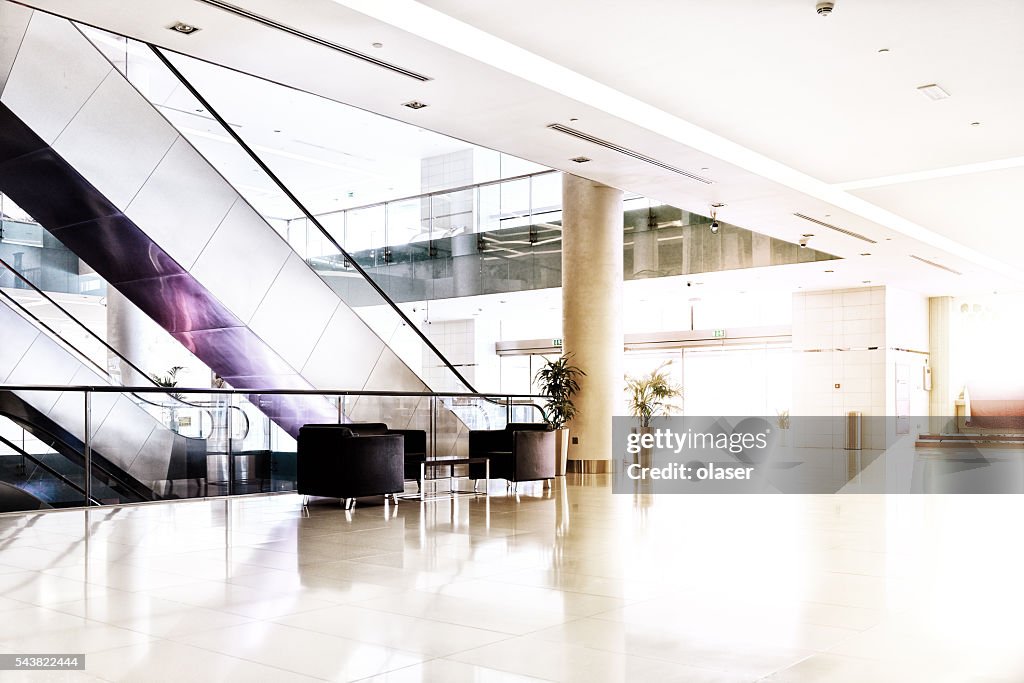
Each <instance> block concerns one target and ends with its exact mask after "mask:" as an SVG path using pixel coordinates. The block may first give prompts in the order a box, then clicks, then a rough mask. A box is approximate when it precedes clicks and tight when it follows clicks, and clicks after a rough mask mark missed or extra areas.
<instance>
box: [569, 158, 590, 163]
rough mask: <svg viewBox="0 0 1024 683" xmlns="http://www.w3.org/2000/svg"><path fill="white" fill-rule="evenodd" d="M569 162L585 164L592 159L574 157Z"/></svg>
mask: <svg viewBox="0 0 1024 683" xmlns="http://www.w3.org/2000/svg"><path fill="white" fill-rule="evenodd" d="M569 161H575V162H576V163H577V164H585V163H587V162H588V161H590V157H573V158H572V159H569Z"/></svg>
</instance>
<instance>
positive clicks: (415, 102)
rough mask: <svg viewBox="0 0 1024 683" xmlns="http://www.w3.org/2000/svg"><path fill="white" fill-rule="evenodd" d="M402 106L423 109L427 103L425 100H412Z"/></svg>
mask: <svg viewBox="0 0 1024 683" xmlns="http://www.w3.org/2000/svg"><path fill="white" fill-rule="evenodd" d="M402 106H403V107H409V109H423V108H424V107H426V106H427V105H426V104H424V103H423V102H420V101H418V100H412V101H410V102H403V103H402Z"/></svg>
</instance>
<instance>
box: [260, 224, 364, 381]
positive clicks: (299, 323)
mask: <svg viewBox="0 0 1024 683" xmlns="http://www.w3.org/2000/svg"><path fill="white" fill-rule="evenodd" d="M266 229H267V230H272V228H270V227H269V226H267V227H266ZM340 305H341V302H340V301H339V300H338V297H337V295H336V294H335V293H334V291H333V290H331V288H330V287H328V286H327V285H326V284H324V282H323V280H321V279H320V278H319V277H318V276H317V275H316V273H314V272H313V271H312V270H311V269H310V268H309V266H308V265H306V262H305V261H303V260H302V259H300V258H299V257H298V256H296V255H295V254H291V255H290V256H288V260H287V261H286V262H285V265H284V268H282V269H281V272H280V273H279V274H278V276H277V279H276V280H274V284H273V285H272V286H271V288H270V291H269V292H268V293H267V296H266V298H264V299H263V302H262V303H261V304H260V306H259V309H258V310H257V311H256V314H255V315H253V317H252V320H251V321H250V322H249V327H250V328H252V330H253V332H255V333H256V334H258V335H259V336H260V337H261V338H262V339H263V341H265V342H267V344H269V345H270V346H271V348H273V349H274V350H275V351H277V353H278V354H279V355H280V356H281V357H282V358H284V360H285V361H286V362H287V363H288V364H289V365H291V366H292V367H293V368H301V367H303V366H304V365H305V364H306V361H307V360H308V359H309V356H310V354H311V353H312V352H313V347H314V346H315V345H316V343H317V340H319V339H320V336H321V335H322V334H323V332H324V330H325V329H326V327H327V323H328V322H329V321H330V319H331V317H332V316H333V315H334V312H335V311H336V310H337V309H338V306H340ZM347 350H348V349H347V348H346V349H345V351H347ZM339 351H341V349H339Z"/></svg>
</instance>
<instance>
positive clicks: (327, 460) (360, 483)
mask: <svg viewBox="0 0 1024 683" xmlns="http://www.w3.org/2000/svg"><path fill="white" fill-rule="evenodd" d="M403 442H404V437H403V436H402V435H401V434H357V433H356V432H355V431H354V430H352V429H351V428H350V426H348V425H337V424H326V425H304V426H303V427H302V428H301V429H300V430H299V448H298V460H297V462H298V465H297V467H298V477H297V479H298V486H297V490H298V492H299V493H301V494H303V495H307V496H326V497H329V498H341V499H342V500H344V501H345V507H346V509H349V508H352V507H354V506H355V499H356V498H359V497H361V496H379V495H383V496H385V497H387V496H390V497H391V499H392V500H393V501H394V502H395V503H397V502H398V497H397V494H399V493H402V492H403V491H404V490H405V478H404V476H403V473H404V462H405V453H404V450H405V448H404V443H403Z"/></svg>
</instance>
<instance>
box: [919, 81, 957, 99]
mask: <svg viewBox="0 0 1024 683" xmlns="http://www.w3.org/2000/svg"><path fill="white" fill-rule="evenodd" d="M917 92H919V93H921V94H922V95H924V96H925V97H927V98H928V99H929V100H944V99H946V98H948V97H949V93H948V92H946V91H945V90H943V89H942V88H941V87H939V86H938V85H936V84H934V83H929V84H928V85H919V86H917Z"/></svg>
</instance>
